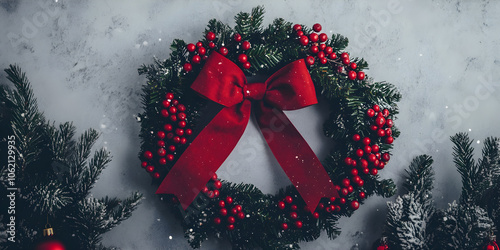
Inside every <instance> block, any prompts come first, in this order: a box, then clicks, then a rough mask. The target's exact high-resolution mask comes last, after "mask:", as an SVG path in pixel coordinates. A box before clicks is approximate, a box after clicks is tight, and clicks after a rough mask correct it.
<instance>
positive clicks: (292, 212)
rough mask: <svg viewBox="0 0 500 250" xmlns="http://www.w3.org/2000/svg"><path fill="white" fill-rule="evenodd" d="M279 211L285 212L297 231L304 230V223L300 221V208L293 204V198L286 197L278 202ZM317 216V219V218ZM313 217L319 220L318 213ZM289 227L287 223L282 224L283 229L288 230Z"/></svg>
mask: <svg viewBox="0 0 500 250" xmlns="http://www.w3.org/2000/svg"><path fill="white" fill-rule="evenodd" d="M277 206H278V209H280V210H283V211H284V213H285V214H286V217H287V218H288V222H289V223H292V224H293V225H294V227H295V228H296V229H300V228H302V226H303V225H304V223H303V222H302V220H300V219H299V214H298V207H297V205H296V204H294V203H293V198H292V197H291V196H286V197H285V198H284V199H282V200H281V201H279V202H278V204H277ZM316 215H317V217H316ZM313 216H314V217H315V218H316V219H317V218H319V214H318V213H314V214H313ZM288 228H289V225H288V223H287V222H283V223H281V229H283V230H287V229H288Z"/></svg>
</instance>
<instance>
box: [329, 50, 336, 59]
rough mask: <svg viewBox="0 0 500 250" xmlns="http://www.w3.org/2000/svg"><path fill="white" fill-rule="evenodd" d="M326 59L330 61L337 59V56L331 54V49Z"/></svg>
mask: <svg viewBox="0 0 500 250" xmlns="http://www.w3.org/2000/svg"><path fill="white" fill-rule="evenodd" d="M328 58H330V59H332V60H335V59H337V54H335V53H333V49H332V53H329V54H328Z"/></svg>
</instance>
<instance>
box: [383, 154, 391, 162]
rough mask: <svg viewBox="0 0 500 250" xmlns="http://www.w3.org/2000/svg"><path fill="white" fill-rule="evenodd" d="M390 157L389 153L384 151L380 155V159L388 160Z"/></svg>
mask: <svg viewBox="0 0 500 250" xmlns="http://www.w3.org/2000/svg"><path fill="white" fill-rule="evenodd" d="M390 159H391V155H389V153H384V154H383V155H382V160H384V161H389V160H390Z"/></svg>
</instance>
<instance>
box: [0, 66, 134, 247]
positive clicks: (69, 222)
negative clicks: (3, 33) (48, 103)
mask: <svg viewBox="0 0 500 250" xmlns="http://www.w3.org/2000/svg"><path fill="white" fill-rule="evenodd" d="M5 72H6V73H7V78H8V79H9V80H10V82H11V83H12V84H13V85H14V89H13V90H10V89H8V88H2V89H1V92H0V103H1V106H2V110H4V111H5V112H4V113H3V115H2V117H1V119H0V124H2V130H1V138H8V136H11V135H13V137H14V138H15V147H16V148H15V157H16V161H15V163H16V168H15V173H16V178H15V187H16V188H17V191H16V214H15V216H16V243H11V242H10V241H3V242H2V243H0V245H1V246H2V249H33V247H34V246H35V245H36V244H37V243H38V242H40V241H42V240H43V238H42V237H43V236H42V229H44V228H45V226H46V224H47V222H49V224H50V225H51V226H52V227H53V228H54V231H55V236H56V238H57V239H58V240H60V241H61V242H62V243H63V244H64V245H65V246H66V247H67V249H111V248H107V247H105V246H103V245H102V244H101V240H102V235H103V234H104V233H105V232H107V231H109V230H111V229H112V228H113V227H115V226H116V225H118V224H119V223H120V222H121V221H123V220H125V219H127V218H128V217H130V216H131V213H132V211H133V210H135V208H136V207H137V205H138V204H139V201H140V200H141V198H142V195H141V194H139V193H133V194H132V195H131V196H130V197H126V198H125V199H117V198H109V197H105V198H101V199H97V198H93V197H92V196H91V195H90V190H91V189H92V187H93V186H94V184H95V183H96V181H97V179H98V177H99V175H100V173H101V172H102V170H103V169H104V168H105V167H106V166H107V164H108V163H109V162H110V161H111V155H110V154H109V152H107V151H106V150H104V149H98V150H96V151H95V152H94V153H93V154H92V153H91V152H92V147H93V145H94V144H95V142H96V141H97V139H98V137H99V134H98V132H97V131H96V130H93V129H89V130H87V131H85V132H84V133H83V134H82V135H81V136H80V137H79V138H78V139H77V140H75V139H74V136H75V127H74V126H73V125H72V124H71V123H69V122H66V123H63V124H60V125H58V126H56V125H55V124H54V123H53V122H52V123H51V122H48V121H46V119H45V117H44V115H43V113H42V112H40V111H39V109H38V105H37V101H36V98H35V96H34V93H33V90H32V89H31V85H30V82H29V80H28V78H27V77H26V75H25V73H23V72H22V71H21V69H20V68H19V67H17V66H12V65H11V66H10V67H9V68H8V69H6V70H5ZM4 144H5V145H4ZM6 144H7V142H6V141H2V147H1V150H3V149H6V148H7V145H6ZM2 155H4V156H6V155H7V152H5V151H2ZM3 158H5V159H6V158H7V157H3ZM7 172H8V168H7V167H3V168H2V169H1V174H2V176H7ZM4 180H5V179H2V184H3V185H7V184H6V183H7V181H4ZM0 192H1V197H0V202H1V204H2V205H1V207H2V209H5V208H7V207H9V206H8V204H9V200H8V199H7V196H6V195H7V193H6V192H7V187H6V186H4V187H3V188H2V189H1V191H0ZM2 214H7V213H3V212H2ZM7 220H8V216H3V218H2V223H7ZM2 234H4V235H6V232H5V229H2Z"/></svg>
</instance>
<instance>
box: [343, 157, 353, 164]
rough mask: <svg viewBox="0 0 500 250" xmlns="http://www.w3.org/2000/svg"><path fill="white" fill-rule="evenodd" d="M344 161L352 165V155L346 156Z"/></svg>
mask: <svg viewBox="0 0 500 250" xmlns="http://www.w3.org/2000/svg"><path fill="white" fill-rule="evenodd" d="M344 162H345V164H346V165H351V164H352V159H351V157H346V158H345V159H344Z"/></svg>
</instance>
